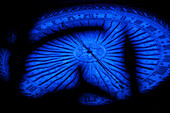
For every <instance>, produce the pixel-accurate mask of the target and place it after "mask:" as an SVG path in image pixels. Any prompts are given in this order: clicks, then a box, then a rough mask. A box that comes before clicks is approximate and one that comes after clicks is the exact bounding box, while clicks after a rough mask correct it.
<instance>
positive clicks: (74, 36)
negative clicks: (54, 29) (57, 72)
mask: <svg viewBox="0 0 170 113" xmlns="http://www.w3.org/2000/svg"><path fill="white" fill-rule="evenodd" d="M71 36H72V37H73V38H74V39H76V40H77V41H78V42H79V43H80V44H81V45H83V47H84V48H85V49H86V50H87V51H88V53H90V54H91V55H92V56H93V57H94V58H95V59H96V61H97V62H98V63H99V64H100V65H101V66H102V67H103V69H104V70H105V71H106V72H107V73H108V74H109V75H110V74H111V75H110V76H111V77H112V78H113V79H114V80H115V81H116V83H119V82H120V83H123V84H125V83H124V82H123V81H121V80H120V79H119V78H118V77H116V76H112V75H114V74H113V73H112V72H111V71H110V70H109V69H108V68H107V67H106V66H105V65H104V64H103V63H102V62H101V61H100V60H99V59H98V58H97V57H96V56H95V55H94V54H93V52H92V51H91V50H90V48H88V47H87V46H86V45H85V44H84V43H83V42H82V41H81V40H80V39H79V38H78V37H77V36H76V35H74V34H71ZM116 79H117V80H119V82H118V81H117V80H116ZM125 85H126V86H128V85H127V84H125ZM119 86H120V87H121V89H123V86H122V85H120V84H119Z"/></svg>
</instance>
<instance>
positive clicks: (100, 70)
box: [20, 5, 170, 105]
mask: <svg viewBox="0 0 170 113" xmlns="http://www.w3.org/2000/svg"><path fill="white" fill-rule="evenodd" d="M75 27H76V28H78V29H79V28H82V27H86V28H87V27H89V28H90V27H98V28H99V27H100V28H102V30H98V29H93V30H84V31H75V32H72V33H70V32H69V33H68V32H65V31H67V30H69V29H73V28H75ZM168 29H169V28H168V26H167V24H166V23H163V21H161V20H160V19H158V18H157V17H155V16H152V15H150V14H149V13H147V12H144V11H142V10H136V9H132V8H127V7H122V6H117V5H89V6H80V7H73V8H66V9H61V10H56V11H54V12H53V13H50V14H45V15H43V17H42V18H40V19H39V22H37V24H35V26H34V28H33V29H32V30H31V31H30V33H29V35H30V37H29V39H30V42H32V43H36V42H38V41H41V40H42V39H44V38H48V37H49V35H50V34H55V35H54V37H53V39H52V40H50V41H47V42H46V43H44V44H42V45H41V46H40V47H38V48H36V49H35V50H33V51H32V53H31V54H30V55H28V57H27V59H26V64H25V66H26V73H25V74H24V75H23V81H22V82H21V84H20V89H21V92H22V93H23V94H24V95H26V96H28V97H34V98H37V97H41V96H43V95H45V94H46V93H49V92H57V91H60V90H67V89H75V88H78V87H79V85H80V83H81V79H83V81H85V82H86V83H88V84H90V85H92V86H94V87H97V88H99V89H100V90H102V91H104V92H106V93H107V94H109V95H110V96H111V97H114V98H116V100H119V99H127V98H128V97H129V96H131V89H130V85H131V83H130V79H131V78H130V75H129V73H127V70H126V67H125V62H124V60H125V56H124V45H125V39H126V38H128V39H129V40H130V42H131V44H132V45H133V47H134V50H135V55H136V78H137V82H138V87H139V92H140V93H145V92H147V91H149V90H152V89H153V88H155V87H156V86H159V83H160V82H161V81H163V80H164V79H165V78H166V77H167V76H168V73H169V72H170V71H169V70H170V69H169V67H170V61H169V58H170V51H169V50H170V38H169V36H170V35H169V31H168ZM61 31H62V32H65V33H64V35H63V36H60V37H59V36H58V35H57V33H58V32H61ZM79 67H80V68H81V73H80V71H79ZM83 95H85V96H82V97H80V103H82V104H85V105H101V104H104V103H105V101H104V100H107V99H104V100H103V99H99V98H98V99H99V100H97V99H92V100H96V101H95V102H94V101H93V102H91V101H89V102H88V101H84V100H87V99H86V97H89V98H93V96H94V95H95V94H91V93H87V92H86V93H84V94H83ZM97 97H100V96H99V95H98V96H97ZM102 98H104V97H102ZM81 100H82V101H81ZM90 100H91V99H90ZM101 100H102V101H101ZM108 100H109V99H108ZM99 101H100V102H99Z"/></svg>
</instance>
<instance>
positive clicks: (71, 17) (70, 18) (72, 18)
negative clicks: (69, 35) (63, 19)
mask: <svg viewBox="0 0 170 113" xmlns="http://www.w3.org/2000/svg"><path fill="white" fill-rule="evenodd" d="M67 18H68V20H75V17H74V16H69V17H67Z"/></svg>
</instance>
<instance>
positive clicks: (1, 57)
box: [0, 48, 11, 81]
mask: <svg viewBox="0 0 170 113" xmlns="http://www.w3.org/2000/svg"><path fill="white" fill-rule="evenodd" d="M10 55H11V54H10V52H9V51H8V50H7V49H2V48H1V49H0V79H2V80H3V81H9V78H10V73H9V64H8V60H9V57H10Z"/></svg>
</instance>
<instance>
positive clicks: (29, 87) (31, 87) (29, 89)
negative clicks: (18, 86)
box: [26, 85, 37, 92]
mask: <svg viewBox="0 0 170 113" xmlns="http://www.w3.org/2000/svg"><path fill="white" fill-rule="evenodd" d="M36 89H37V86H33V85H30V86H28V87H27V88H26V90H28V91H30V92H33V91H34V90H36Z"/></svg>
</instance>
